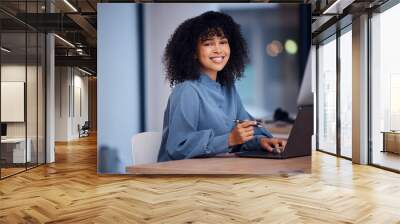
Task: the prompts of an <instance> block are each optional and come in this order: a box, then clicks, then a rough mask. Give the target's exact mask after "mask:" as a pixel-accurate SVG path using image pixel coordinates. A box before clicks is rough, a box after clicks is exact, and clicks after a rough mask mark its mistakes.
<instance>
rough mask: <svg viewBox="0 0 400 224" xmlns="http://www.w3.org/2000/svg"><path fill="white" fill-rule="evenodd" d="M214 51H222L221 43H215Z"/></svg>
mask: <svg viewBox="0 0 400 224" xmlns="http://www.w3.org/2000/svg"><path fill="white" fill-rule="evenodd" d="M214 51H215V52H218V53H219V52H221V51H222V45H221V44H218V43H217V44H215V47H214Z"/></svg>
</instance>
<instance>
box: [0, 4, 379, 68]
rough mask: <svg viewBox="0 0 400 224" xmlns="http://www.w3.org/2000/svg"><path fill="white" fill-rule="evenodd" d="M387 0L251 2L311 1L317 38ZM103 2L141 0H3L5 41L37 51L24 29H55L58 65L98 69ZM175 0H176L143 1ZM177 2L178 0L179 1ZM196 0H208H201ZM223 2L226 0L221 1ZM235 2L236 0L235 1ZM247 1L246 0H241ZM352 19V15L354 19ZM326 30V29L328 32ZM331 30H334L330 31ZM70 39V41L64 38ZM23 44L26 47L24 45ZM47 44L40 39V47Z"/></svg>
mask: <svg viewBox="0 0 400 224" xmlns="http://www.w3.org/2000/svg"><path fill="white" fill-rule="evenodd" d="M335 1H338V2H339V4H337V5H339V7H337V8H340V7H342V9H341V12H340V13H330V14H324V11H326V10H327V9H328V8H329V7H330V6H332V5H334V3H335ZM386 1H387V0H261V1H259V0H255V1H251V2H270V3H310V4H311V8H312V14H313V17H312V18H313V19H312V23H313V24H312V32H313V38H314V39H316V38H317V37H323V36H324V35H325V36H326V35H329V33H328V34H327V33H326V32H327V31H326V30H329V29H328V28H329V27H332V26H333V24H335V23H336V22H337V21H338V20H339V19H341V18H342V17H344V16H346V14H357V13H358V12H362V11H365V10H366V9H370V8H374V7H377V6H379V5H381V4H383V3H384V2H386ZM99 2H139V1H115V0H47V1H46V0H24V1H21V0H1V1H0V28H1V30H2V33H3V35H2V44H3V46H5V43H8V46H7V47H8V48H13V50H14V54H16V55H18V54H21V55H23V54H25V53H26V52H28V58H29V54H30V52H32V53H34V52H35V49H36V46H38V44H37V43H36V41H35V40H36V39H32V38H34V37H33V35H31V36H29V35H28V40H27V42H28V45H27V46H28V47H27V49H26V52H25V48H24V46H25V41H26V40H25V38H24V33H25V31H26V30H28V32H36V31H39V32H54V33H56V34H57V35H58V37H56V38H55V48H56V49H55V54H56V65H60V66H80V67H82V68H85V69H87V70H90V71H91V72H93V73H96V57H97V32H96V30H97V11H96V6H97V3H99ZM141 2H172V1H169V0H167V1H165V0H164V1H146V0H145V1H141ZM175 2H176V1H175ZM192 2H193V1H192ZM195 2H204V1H203V0H197V1H195ZM221 2H223V1H221ZM233 2H235V1H233ZM241 2H243V1H241ZM350 21H351V19H350ZM324 32H325V33H324ZM330 32H334V29H333V31H330ZM63 40H66V41H67V42H68V43H67V42H66V41H63ZM21 46H23V47H21ZM42 47H43V46H42V45H41V44H40V43H39V48H42Z"/></svg>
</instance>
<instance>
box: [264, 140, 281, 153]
mask: <svg viewBox="0 0 400 224" xmlns="http://www.w3.org/2000/svg"><path fill="white" fill-rule="evenodd" d="M259 141H260V146H261V148H263V149H265V150H267V151H269V152H273V151H274V149H275V150H276V152H277V153H282V152H283V151H284V150H285V145H286V141H285V140H282V139H277V138H267V137H262V138H260V139H259Z"/></svg>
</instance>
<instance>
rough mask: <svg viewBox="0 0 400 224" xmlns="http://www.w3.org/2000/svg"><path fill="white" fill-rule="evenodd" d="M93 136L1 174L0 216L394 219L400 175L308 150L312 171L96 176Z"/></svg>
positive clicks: (3, 219) (399, 218)
mask: <svg viewBox="0 0 400 224" xmlns="http://www.w3.org/2000/svg"><path fill="white" fill-rule="evenodd" d="M96 158H97V155H96V138H95V136H91V137H88V138H82V139H80V140H79V141H73V142H69V143H58V144H57V145H56V163H54V164H49V165H45V166H41V167H38V168H35V169H32V170H29V171H27V172H25V173H21V174H18V175H16V176H13V177H10V178H7V179H5V180H2V181H0V202H1V203H0V223H400V212H399V211H400V200H398V199H399V198H400V175H399V174H396V173H392V172H388V171H384V170H381V169H378V168H375V167H370V166H361V165H354V164H352V163H351V162H350V161H348V160H343V159H339V158H336V157H333V156H330V155H327V154H323V153H321V152H313V157H312V173H311V174H281V175H277V176H243V175H239V176H204V175H202V176H196V175H185V176H116V175H113V176H101V175H100V176H99V175H97V173H96V170H97V169H96V164H97V162H96Z"/></svg>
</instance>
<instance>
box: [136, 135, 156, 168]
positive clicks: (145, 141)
mask: <svg viewBox="0 0 400 224" xmlns="http://www.w3.org/2000/svg"><path fill="white" fill-rule="evenodd" d="M161 139H162V133H161V132H142V133H138V134H136V135H134V136H133V137H132V141H131V143H132V160H133V165H138V164H146V163H156V162H157V157H158V152H159V150H160V145H161Z"/></svg>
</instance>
